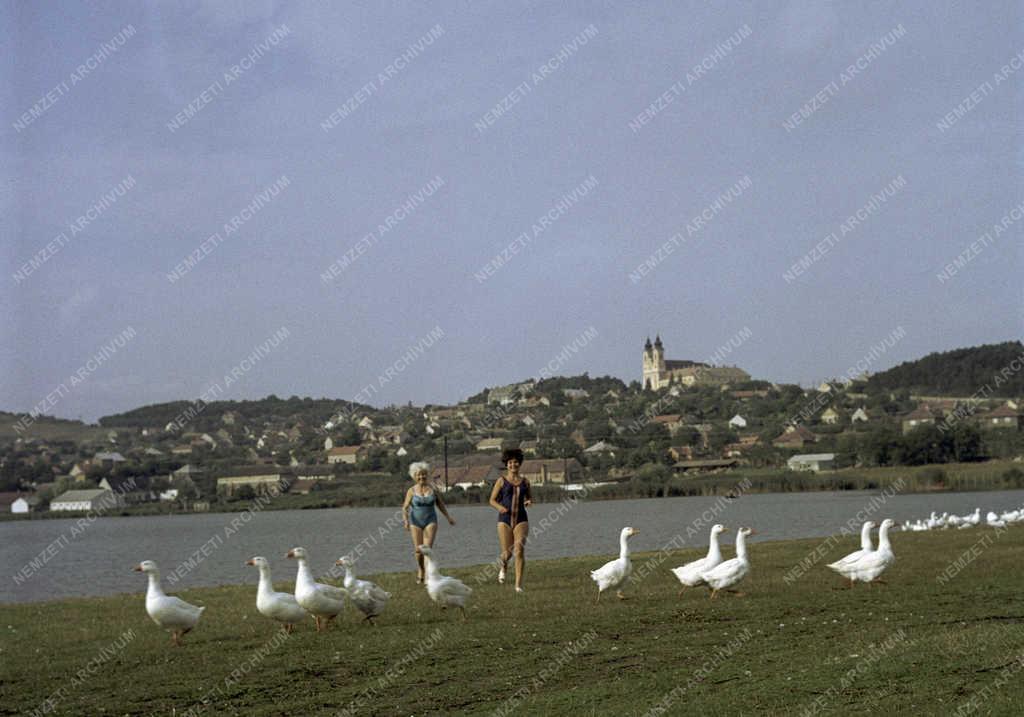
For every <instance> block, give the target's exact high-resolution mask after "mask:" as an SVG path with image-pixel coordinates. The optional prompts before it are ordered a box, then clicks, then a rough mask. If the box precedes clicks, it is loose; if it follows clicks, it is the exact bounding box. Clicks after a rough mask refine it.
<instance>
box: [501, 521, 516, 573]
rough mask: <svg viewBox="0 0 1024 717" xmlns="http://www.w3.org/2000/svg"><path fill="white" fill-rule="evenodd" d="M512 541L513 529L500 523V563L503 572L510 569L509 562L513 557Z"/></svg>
mask: <svg viewBox="0 0 1024 717" xmlns="http://www.w3.org/2000/svg"><path fill="white" fill-rule="evenodd" d="M512 541H513V536H512V528H510V527H508V526H507V525H505V524H504V523H498V545H500V546H501V555H499V556H498V562H499V563H500V567H501V569H502V570H504V569H505V568H507V567H508V560H509V558H511V557H512Z"/></svg>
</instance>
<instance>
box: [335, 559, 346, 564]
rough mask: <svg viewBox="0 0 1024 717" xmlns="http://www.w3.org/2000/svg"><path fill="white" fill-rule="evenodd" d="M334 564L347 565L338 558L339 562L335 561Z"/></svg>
mask: <svg viewBox="0 0 1024 717" xmlns="http://www.w3.org/2000/svg"><path fill="white" fill-rule="evenodd" d="M334 564H335V565H344V564H345V563H344V561H342V559H341V558H338V559H337V560H335V561H334Z"/></svg>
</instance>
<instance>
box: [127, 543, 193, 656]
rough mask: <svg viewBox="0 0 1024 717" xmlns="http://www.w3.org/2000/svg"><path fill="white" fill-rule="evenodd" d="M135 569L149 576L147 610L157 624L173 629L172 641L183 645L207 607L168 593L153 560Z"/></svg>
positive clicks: (140, 564)
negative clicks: (182, 640)
mask: <svg viewBox="0 0 1024 717" xmlns="http://www.w3.org/2000/svg"><path fill="white" fill-rule="evenodd" d="M135 571H136V572H139V573H146V575H148V576H149V587H147V588H146V612H147V613H148V614H149V616H150V617H151V618H152V619H153V622H155V623H156V624H157V625H159V626H160V627H162V628H163V629H165V630H170V631H171V642H172V643H174V644H175V645H181V638H182V636H183V635H184V634H185V633H187V632H189V631H190V630H192V628H194V627H195V626H196V623H198V622H199V618H200V616H201V615H202V614H203V610H205V609H206V608H205V607H197V606H195V605H192V604H191V603H187V602H185V601H184V600H182V599H181V598H177V597H174V596H173V595H167V594H166V593H164V589H163V588H162V587H161V586H160V568H158V567H157V566H156V563H154V562H153V561H152V560H143V561H142V562H141V563H139V564H138V565H136V566H135Z"/></svg>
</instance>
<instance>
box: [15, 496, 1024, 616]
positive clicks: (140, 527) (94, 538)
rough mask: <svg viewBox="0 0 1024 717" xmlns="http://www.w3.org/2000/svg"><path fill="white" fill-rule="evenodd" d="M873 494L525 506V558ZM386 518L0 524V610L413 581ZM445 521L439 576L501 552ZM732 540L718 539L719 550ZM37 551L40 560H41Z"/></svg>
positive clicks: (799, 520) (801, 528)
mask: <svg viewBox="0 0 1024 717" xmlns="http://www.w3.org/2000/svg"><path fill="white" fill-rule="evenodd" d="M880 495H881V494H879V493H877V492H867V491H863V492H862V491H845V492H837V493H770V494H761V495H747V496H743V497H742V498H740V499H738V500H732V501H727V502H722V501H720V499H718V498H658V499H647V500H616V501H594V502H587V501H585V500H583V501H579V502H577V503H576V504H574V505H572V506H571V507H568V506H566V505H562V514H561V515H559V512H558V511H559V505H560V504H558V503H544V504H537V505H535V506H533V507H532V508H530V527H531V533H532V535H531V537H530V542H529V544H528V548H527V556H528V557H533V558H556V557H563V556H570V555H599V556H602V557H603V556H610V555H612V554H614V553H617V552H618V534H619V530H620V529H621V528H622V527H623V526H626V525H632V526H633V527H636V528H639V529H640V530H641V531H642V532H641V533H640V534H639V535H637V536H636V537H635V538H633V539H632V543H631V545H632V546H633V548H634V549H635V550H638V551H643V550H658V549H660V548H661V547H662V546H663V545H664V544H665V543H667V542H668V541H670V540H671V539H672V538H673V537H674V536H676V535H677V534H680V533H681V534H683V535H685V533H686V528H687V526H688V525H690V524H691V523H693V521H701V514H702V513H703V512H704V511H707V510H709V509H712V508H713V507H714V506H716V504H717V505H718V507H719V510H720V511H721V512H720V514H719V515H718V517H717V518H715V519H714V520H712V521H711V522H720V523H723V524H725V525H727V526H729V527H731V528H733V529H734V528H735V527H736V526H739V525H749V526H753V527H755V528H756V529H757V531H758V533H759V535H757V536H755V539H757V540H784V539H788V538H812V537H820V536H826V535H831V534H833V533H837V532H839V528H840V527H841V526H842V525H843V524H845V523H846V522H847V521H848V520H849V519H850V518H852V517H853V516H855V515H856V514H857V512H858V511H859V510H861V509H862V508H865V507H867V506H869V505H871V503H872V499H873V498H874V499H875V502H876V503H877V501H878V497H879V496H880ZM1022 505H1024V491H1022V490H1016V491H993V492H979V493H936V494H927V495H922V494H918V495H896V496H892V497H889V498H888V499H887V500H886V502H885V504H884V505H883V506H881V507H880V508H879V509H878V511H877V512H875V513H874V514H873V515H872V518H873V519H875V520H876V522H879V521H880V520H881V518H883V517H891V518H894V519H896V520H899V521H902V520H910V519H915V518H922V517H927V515H928V513H929V512H930V511H933V510H934V511H937V512H940V513H941V512H942V511H949V512H955V513H959V514H964V513H968V512H970V511H972V510H974V508H976V507H980V508H981V510H982V515H983V516H984V513H985V512H986V511H988V510H995V511H996V512H1000V511H1003V510H1010V509H1015V508H1019V507H1021V506H1022ZM567 508H568V509H567ZM395 510H396V509H393V508H340V509H335V510H306V511H297V510H290V511H263V512H259V513H255V514H249V520H248V522H242V521H241V520H238V519H237V518H238V516H239V514H237V513H236V514H232V513H210V514H193V515H175V516H159V517H152V516H150V517H136V518H127V517H119V518H97V519H96V520H94V521H93V522H92V523H91V524H88V525H87V526H85V528H84V529H78V528H75V530H74V531H73V528H74V527H75V524H76V520H75V519H71V518H69V519H61V520H35V521H18V522H4V523H0V603H2V602H8V603H9V602H36V601H41V600H55V599H60V598H66V597H71V596H85V595H111V594H115V593H123V592H132V593H139V592H144V591H145V587H146V581H145V579H144V577H143V576H142V575H140V574H139V573H135V572H132V568H133V567H134V566H135V565H137V564H138V563H139V562H140V561H142V560H155V561H156V562H157V564H158V565H159V566H160V568H161V570H162V572H163V574H164V586H165V588H166V589H168V591H169V592H177V591H179V590H182V589H187V588H190V587H196V586H210V585H224V584H231V583H247V584H252V585H255V584H256V579H257V575H256V570H255V569H254V568H250V567H246V566H245V561H246V560H248V559H249V558H251V557H252V556H254V555H263V556H266V557H267V558H269V559H270V562H271V565H272V567H273V571H274V579H275V581H289V580H294V577H295V563H294V562H292V561H290V560H286V559H285V557H284V556H285V553H286V552H288V550H289V548H292V547H295V546H298V545H301V546H303V547H305V548H306V549H307V550H308V551H309V553H310V556H311V563H312V567H313V570H314V571H315V572H316V574H318V575H319V574H323V573H325V572H326V571H327V570H329V569H330V568H331V566H332V565H333V564H334V561H335V559H336V558H338V557H339V556H341V555H344V554H346V553H348V552H350V551H353V550H355V549H356V548H357V546H361V550H362V555H361V556H360V557H359V570H360V572H361V573H366V574H369V573H379V572H393V571H405V570H408V571H411V570H413V569H414V563H413V557H412V542H411V540H410V538H409V534H408V533H406V532H405V531H404V530H403V529H402V527H401V521H400V519H399V518H396V517H394V516H396V513H395ZM451 512H452V516H453V517H454V518H455V520H456V523H457V524H456V525H455V526H454V527H450V526H449V525H448V524H447V522H445V521H444V520H443V518H442V519H441V520H442V522H441V525H440V528H439V532H438V539H437V541H436V542H435V547H436V548H437V550H438V553H439V557H440V561H441V564H442V566H446V567H454V566H461V565H475V564H481V563H485V562H488V561H490V560H493V559H494V558H495V556H496V555H497V553H498V547H497V537H496V535H497V534H496V529H495V522H496V518H495V516H496V514H495V512H494V511H493V510H492V509H490V508H488V507H485V506H453V507H452V509H451ZM545 517H547V518H549V520H550V521H551V522H550V525H549V527H548V528H547V529H546V530H544V529H541V521H542V519H543V518H545ZM389 518H390V519H391V526H393V527H392V528H390V529H389V528H388V527H387V526H388V519H389ZM232 519H236V520H235V527H232V525H231V523H232ZM698 524H699V525H701V526H704V523H703V522H698ZM395 526H397V527H395ZM73 533H75V534H73ZM700 533H701V534H700V537H699V538H694V540H693V541H691V543H690V544H692V545H693V546H694V547H699V546H702V545H706V544H707V543H706V541H707V527H706V526H704V527H701V531H700ZM733 535H735V532H731V533H728V534H726V536H725V537H726V540H728V541H731V540H732V537H731V536H733ZM204 545H205V546H206V548H205V553H206V554H205V555H204V554H203V552H202V549H203V546H204ZM48 548H49V550H48ZM44 551H48V553H47V554H46V555H43V553H44ZM190 556H196V558H197V561H196V562H194V563H193V566H192V568H191V569H188V568H183V569H182V570H181V572H182V574H183V577H182V578H181V579H180V580H178V581H177V582H175V583H174V584H171V583H170V582H169V580H168V576H169V575H170V574H171V573H172V572H173V571H174V570H175V568H176V567H178V566H181V565H182V564H183V563H184V562H185V561H188V560H189V557H190Z"/></svg>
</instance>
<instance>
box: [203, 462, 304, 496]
mask: <svg viewBox="0 0 1024 717" xmlns="http://www.w3.org/2000/svg"><path fill="white" fill-rule="evenodd" d="M291 480H292V475H291V471H290V470H285V469H282V468H281V467H279V466H272V465H259V466H249V467H247V468H240V469H238V470H237V471H232V472H231V475H226V476H221V477H219V478H217V493H218V494H220V495H223V496H225V497H231V496H233V495H235V494H237V493H238V491H239V490H240V489H241V488H242V487H243V486H249V487H250V488H252V489H253V491H254V492H255V493H256V494H257V495H264V494H268V493H272V492H280V491H284V490H287V487H288V485H289V484H290V483H291Z"/></svg>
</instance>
